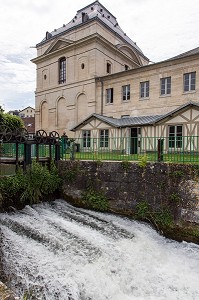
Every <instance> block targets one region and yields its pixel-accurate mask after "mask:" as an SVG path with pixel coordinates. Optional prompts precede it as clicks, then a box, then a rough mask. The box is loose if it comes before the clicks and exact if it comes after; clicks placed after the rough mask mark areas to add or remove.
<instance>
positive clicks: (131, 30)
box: [0, 0, 199, 109]
mask: <svg viewBox="0 0 199 300" xmlns="http://www.w3.org/2000/svg"><path fill="white" fill-rule="evenodd" d="M91 2H92V1H91V0H75V1H72V2H70V5H68V3H67V1H66V0H59V2H58V3H55V1H54V0H42V1H41V0H28V1H27V0H6V1H1V2H0V19H1V26H0V39H1V43H0V69H1V72H0V99H1V100H0V101H3V103H5V105H6V106H7V107H9V108H10V107H13V109H14V108H15V109H17V108H20V107H21V106H22V105H23V104H24V101H30V103H31V106H33V104H34V90H35V84H36V83H35V79H36V72H35V65H34V64H32V63H31V62H30V60H31V59H32V58H34V57H36V49H33V48H30V46H34V45H36V44H37V43H39V42H40V41H41V40H42V39H43V38H44V36H45V32H46V31H52V30H54V28H59V27H61V26H62V24H63V23H68V22H69V21H70V20H71V19H72V18H73V17H74V16H75V14H76V11H77V10H79V9H81V8H83V7H84V6H87V5H88V4H90V3H91ZM101 3H102V4H103V5H104V6H105V7H106V8H107V9H108V10H109V11H110V12H111V13H112V14H113V15H114V16H115V17H116V18H117V21H118V23H119V25H120V26H121V28H122V29H123V30H124V31H125V32H126V34H127V35H128V36H129V37H130V38H131V39H132V40H133V41H135V42H137V45H138V46H139V47H140V48H141V49H142V50H143V52H144V54H145V55H146V56H147V57H148V58H149V59H151V60H152V61H160V60H164V59H167V58H169V57H172V56H174V55H177V54H179V53H182V52H185V51H187V50H190V49H192V48H194V47H197V46H198V37H197V28H199V18H198V9H199V1H198V0H192V1H191V2H190V1H189V2H188V1H185V0H175V1H174V0H167V1H160V0H102V1H101ZM25 99H26V100H25ZM27 99H28V100H27ZM0 103H1V102H0ZM26 106H27V105H26Z"/></svg>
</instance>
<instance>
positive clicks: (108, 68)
mask: <svg viewBox="0 0 199 300" xmlns="http://www.w3.org/2000/svg"><path fill="white" fill-rule="evenodd" d="M106 73H108V74H111V64H110V63H107V64H106Z"/></svg>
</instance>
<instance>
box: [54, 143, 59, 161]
mask: <svg viewBox="0 0 199 300" xmlns="http://www.w3.org/2000/svg"><path fill="white" fill-rule="evenodd" d="M59 160H60V143H59V144H55V161H56V162H58V161H59Z"/></svg>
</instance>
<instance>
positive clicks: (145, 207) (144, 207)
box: [136, 201, 150, 219]
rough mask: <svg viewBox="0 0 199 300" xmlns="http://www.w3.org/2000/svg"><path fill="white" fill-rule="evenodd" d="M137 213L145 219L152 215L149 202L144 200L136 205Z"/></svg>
mask: <svg viewBox="0 0 199 300" xmlns="http://www.w3.org/2000/svg"><path fill="white" fill-rule="evenodd" d="M136 210H137V211H136V213H137V216H138V218H141V219H145V218H148V217H149V215H150V207H149V204H148V202H146V201H142V202H140V203H138V204H137V205H136Z"/></svg>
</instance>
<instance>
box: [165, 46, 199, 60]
mask: <svg viewBox="0 0 199 300" xmlns="http://www.w3.org/2000/svg"><path fill="white" fill-rule="evenodd" d="M194 54H199V47H197V48H194V49H191V50H189V51H186V52H183V53H181V54H179V55H176V56H174V57H171V58H169V59H168V60H173V59H177V58H183V57H187V56H191V55H194Z"/></svg>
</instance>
